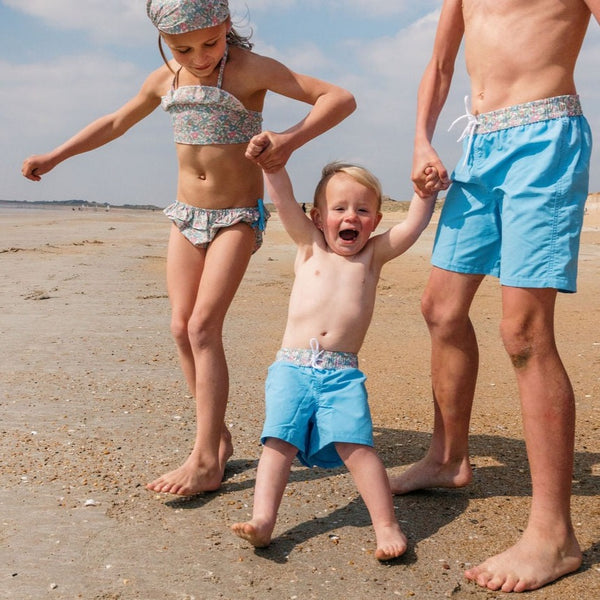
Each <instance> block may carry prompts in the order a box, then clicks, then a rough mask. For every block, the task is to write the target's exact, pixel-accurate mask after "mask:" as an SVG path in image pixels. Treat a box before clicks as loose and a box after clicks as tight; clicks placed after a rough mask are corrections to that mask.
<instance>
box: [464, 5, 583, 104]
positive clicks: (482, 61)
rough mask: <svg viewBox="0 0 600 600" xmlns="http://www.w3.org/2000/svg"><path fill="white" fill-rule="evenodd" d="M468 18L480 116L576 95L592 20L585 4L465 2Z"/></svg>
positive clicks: (467, 44) (470, 65)
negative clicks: (579, 57) (576, 70)
mask: <svg viewBox="0 0 600 600" xmlns="http://www.w3.org/2000/svg"><path fill="white" fill-rule="evenodd" d="M463 18H464V21H465V31H466V34H465V62H466V66H467V70H468V72H469V76H470V78H471V85H472V87H471V94H472V112H473V113H474V114H479V113H484V112H489V111H492V110H496V109H499V108H504V107H506V106H514V105H515V104H522V103H525V102H530V101H533V100H538V99H541V98H550V97H553V96H562V95H565V94H575V93H576V88H575V83H574V80H573V71H574V68H575V61H576V59H577V55H578V53H579V50H580V48H581V44H582V43H583V38H584V36H585V32H586V29H587V26H588V23H589V19H590V13H589V10H587V9H586V6H585V4H584V3H583V2H581V0H527V1H526V2H524V1H523V0H464V1H463ZM532 31H541V32H544V33H543V34H540V35H537V36H535V37H533V36H532V35H531V32H532Z"/></svg>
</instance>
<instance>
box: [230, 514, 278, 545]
mask: <svg viewBox="0 0 600 600" xmlns="http://www.w3.org/2000/svg"><path fill="white" fill-rule="evenodd" d="M231 530H232V531H233V533H235V535H237V536H238V537H241V538H242V539H243V540H247V541H248V542H250V543H251V544H252V545H253V546H254V547H255V548H266V547H267V546H268V545H269V544H270V543H271V534H272V533H273V527H272V526H271V525H269V524H267V523H259V522H258V521H254V520H252V521H247V522H246V523H234V524H233V525H232V526H231Z"/></svg>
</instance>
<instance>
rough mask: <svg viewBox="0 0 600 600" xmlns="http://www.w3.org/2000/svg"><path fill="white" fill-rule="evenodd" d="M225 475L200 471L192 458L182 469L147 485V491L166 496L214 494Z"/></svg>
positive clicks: (218, 471) (170, 472)
mask: <svg viewBox="0 0 600 600" xmlns="http://www.w3.org/2000/svg"><path fill="white" fill-rule="evenodd" d="M222 479H223V473H222V472H221V471H220V470H219V469H216V470H214V471H213V472H210V471H207V470H202V469H199V468H198V466H197V465H196V464H195V462H193V461H192V457H191V456H190V457H189V458H188V459H187V460H186V461H185V462H184V463H183V465H181V467H179V468H177V469H174V470H173V471H169V472H168V473H165V474H164V475H161V476H160V477H159V478H158V479H155V480H154V481H153V482H151V483H148V484H147V485H146V489H148V490H151V491H153V492H158V493H164V494H176V495H178V496H193V495H195V494H200V493H202V492H214V491H216V490H218V489H219V488H220V487H221V481H222Z"/></svg>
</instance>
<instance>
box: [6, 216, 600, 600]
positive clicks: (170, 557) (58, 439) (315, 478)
mask: <svg viewBox="0 0 600 600" xmlns="http://www.w3.org/2000/svg"><path fill="white" fill-rule="evenodd" d="M398 218H401V214H400V213H386V215H385V218H384V221H383V224H382V226H383V227H388V226H390V225H391V224H393V222H394V221H395V219H398ZM0 219H1V221H0V228H1V229H0V283H1V285H0V332H1V340H2V362H1V379H0V410H1V415H2V416H1V426H0V431H1V433H2V437H1V442H0V443H1V456H2V459H1V463H0V464H1V466H0V469H1V470H0V472H1V475H2V486H1V488H0V514H1V522H2V529H1V533H0V565H1V567H0V568H1V573H2V576H1V578H0V579H1V583H0V598H10V599H15V600H27V599H36V600H39V599H41V598H52V599H61V600H62V599H65V600H66V599H69V600H72V599H75V598H84V599H98V600H100V599H102V600H133V599H140V600H171V599H173V600H192V599H196V600H212V599H229V600H245V599H254V598H256V599H258V598H261V599H262V598H274V599H277V600H281V599H296V598H298V599H302V600H305V599H315V598H316V599H324V598H332V599H340V598H343V599H345V600H355V599H356V600H363V599H365V598H369V599H370V600H378V599H380V598H396V597H397V598H416V599H418V600H429V599H431V600H438V599H443V598H455V599H467V598H468V599H470V600H478V599H486V600H490V599H495V598H501V597H505V595H504V594H502V593H497V592H487V591H484V590H481V589H479V588H478V587H477V586H475V585H474V584H471V583H469V582H467V581H466V580H465V579H464V577H463V570H464V568H465V566H466V565H469V564H476V563H479V562H480V561H481V560H483V559H484V558H486V557H487V556H489V555H490V554H491V553H496V552H498V551H501V550H503V549H505V548H506V547H508V546H509V545H511V544H512V543H513V542H515V541H516V540H517V538H518V537H519V535H520V532H521V531H522V530H523V528H524V526H525V524H526V519H527V514H528V510H529V504H530V493H531V489H530V480H529V473H528V468H527V460H526V455H525V448H524V444H523V439H522V428H521V421H520V410H519V402H518V396H517V391H516V385H515V381H514V377H513V374H512V372H511V367H510V363H509V361H508V359H507V357H506V356H505V354H504V351H503V349H502V345H501V342H500V338H499V334H498V321H499V318H500V288H499V285H498V282H497V281H496V280H494V279H486V281H485V282H484V283H483V285H482V288H481V291H480V293H479V294H478V296H477V297H476V300H475V303H474V306H473V313H472V314H473V320H474V323H475V327H476V330H477V333H478V338H479V342H480V346H481V368H480V375H479V383H478V388H477V396H476V401H475V406H474V411H473V419H472V424H471V450H472V463H473V465H474V467H475V476H474V481H473V483H472V485H470V486H469V487H467V488H464V489H460V490H434V491H427V492H419V493H414V494H411V495H408V496H404V497H396V498H395V506H396V511H397V516H398V519H399V520H400V522H401V526H402V528H403V529H404V531H405V532H406V533H407V535H408V537H409V544H410V547H409V550H408V552H407V554H406V555H405V556H404V557H402V558H401V559H399V560H397V561H395V562H392V563H389V564H380V563H378V562H377V560H376V559H375V558H374V556H373V551H374V548H375V537H374V534H373V531H372V528H371V525H370V521H369V517H368V514H367V511H366V509H365V507H364V504H363V503H362V501H361V499H360V497H359V496H358V494H357V492H356V489H355V487H354V484H353V483H352V481H351V479H350V477H349V474H348V473H347V472H346V471H345V469H338V470H334V471H324V470H320V469H313V470H308V469H305V468H302V467H300V466H298V465H294V468H293V472H292V476H291V479H290V484H289V486H288V488H287V490H286V493H285V496H284V499H283V503H282V507H281V511H280V516H279V520H278V524H277V527H276V530H275V536H276V537H275V539H274V541H273V543H272V545H271V546H270V547H269V548H268V549H264V550H256V551H255V550H254V549H253V548H251V547H250V546H249V544H248V543H246V542H244V541H242V540H240V539H238V538H237V537H235V536H234V535H233V534H232V533H231V532H230V529H229V526H230V525H231V524H232V523H233V522H236V521H239V520H244V519H246V518H248V516H249V515H250V511H251V505H252V494H253V484H254V479H255V474H256V464H257V459H258V457H259V454H260V445H259V435H260V431H261V425H262V419H263V385H264V379H265V375H266V369H267V367H268V365H269V364H270V363H271V361H272V360H273V358H274V355H275V352H276V351H277V349H278V346H279V342H280V339H281V335H282V333H283V328H284V323H285V316H286V310H287V300H288V293H289V291H290V285H291V281H292V265H293V257H294V247H293V245H292V244H291V242H290V241H289V239H288V237H287V236H286V234H285V232H284V231H283V229H282V227H281V224H280V223H279V221H278V218H277V215H274V216H273V217H272V219H271V221H270V222H269V228H268V232H267V235H266V241H265V244H264V246H263V248H262V249H261V250H260V251H259V252H258V253H257V254H256V255H254V257H253V258H252V261H251V264H250V267H249V270H248V272H247V275H246V277H245V279H244V282H243V284H242V286H241V288H240V291H239V293H238V295H237V297H236V299H235V300H234V303H233V306H232V308H231V310H230V313H229V315H228V319H227V322H226V327H225V345H226V352H227V356H228V360H229V365H230V376H231V393H230V403H229V408H228V412H227V423H228V424H229V427H230V428H231V431H232V433H233V437H234V442H235V453H234V455H233V457H232V460H231V461H230V464H229V467H228V469H227V473H226V480H225V481H224V484H223V487H222V489H221V491H220V492H218V493H211V494H206V495H203V496H197V497H195V498H192V499H189V500H178V499H176V498H174V497H172V496H162V495H158V494H155V493H151V492H148V491H147V490H146V489H145V488H144V484H145V483H146V482H147V481H150V480H152V479H154V478H155V477H156V476H158V475H159V474H161V473H162V472H164V471H165V470H168V469H171V468H173V467H175V466H178V465H179V464H180V463H181V462H182V460H183V459H184V458H185V457H186V456H187V454H188V452H189V450H190V448H191V446H192V443H193V436H194V421H195V418H194V408H193V402H192V400H191V398H190V397H189V395H188V392H187V390H186V389H185V385H184V382H183V377H182V376H181V373H180V370H179V366H178V361H177V357H176V352H175V345H174V343H173V341H172V339H171V336H170V332H169V317H170V310H169V304H168V299H167V295H166V290H165V282H164V271H165V253H166V241H167V236H168V228H169V225H168V222H167V220H166V219H165V218H164V217H163V215H162V214H161V213H160V212H159V211H157V212H151V211H145V210H122V209H111V210H110V212H106V211H104V210H100V209H99V210H91V209H88V210H83V211H77V210H71V209H68V208H65V209H56V208H54V209H28V210H19V209H7V210H3V211H2V214H1V216H0ZM433 233H434V225H433V224H432V225H431V226H430V227H429V228H428V229H427V231H426V232H425V233H424V234H423V236H422V237H421V239H420V240H419V241H418V242H417V244H416V245H415V246H414V247H413V248H412V249H411V250H410V251H409V252H408V253H407V254H405V255H404V256H402V257H400V258H399V259H397V260H395V261H394V262H393V263H391V264H389V265H387V266H386V267H385V268H384V271H383V275H382V277H381V282H380V285H379V293H378V299H377V305H376V310H375V316H374V318H373V323H372V326H371V329H370V331H369V334H368V336H367V339H366V341H365V344H364V347H363V350H362V352H361V366H362V368H363V369H364V371H365V372H366V374H367V376H368V382H367V386H368V389H369V394H370V402H371V407H372V413H373V419H374V423H375V430H376V445H377V448H378V450H379V452H380V454H381V456H382V458H383V460H384V462H385V464H386V467H387V468H388V469H389V470H390V472H392V473H399V472H401V471H402V470H403V468H405V467H406V465H408V464H410V463H412V462H413V461H415V460H416V459H418V458H420V457H421V456H422V455H423V453H424V451H425V449H426V448H427V446H428V443H429V439H430V433H431V423H432V404H431V394H430V380H429V337H428V334H427V330H426V327H425V324H424V321H423V319H422V317H421V315H420V312H419V299H420V295H421V292H422V290H423V286H424V284H425V281H426V278H427V275H428V272H429V259H428V257H429V252H430V249H431V244H432V239H433ZM599 298H600V213H599V212H598V210H597V206H596V205H590V207H589V211H588V215H587V216H586V229H585V231H584V234H583V239H582V248H581V258H580V275H579V292H578V293H577V294H575V295H560V296H559V300H558V307H557V319H556V329H557V337H558V344H559V348H560V351H561V354H562V357H563V360H564V362H565V364H566V367H567V369H568V371H569V373H570V376H571V378H572V382H573V386H574V389H575V394H576V401H577V411H578V412H577V435H576V458H575V474H574V483H573V503H572V504H573V518H574V523H575V527H576V530H577V535H578V538H579V541H580V543H581V546H582V549H583V552H584V562H583V566H582V568H581V570H580V571H579V572H578V573H576V574H574V575H572V576H569V577H565V578H563V579H561V580H560V581H558V582H556V583H555V584H553V585H551V586H548V587H545V588H543V589H542V590H539V591H535V592H532V593H530V594H528V595H527V598H531V599H536V600H537V599H544V600H558V599H560V600H564V599H577V600H584V599H592V598H599V597H600V502H599V500H598V497H599V493H600V435H599V429H600V404H599V402H598V401H599V399H600V308H599V301H598V299H599Z"/></svg>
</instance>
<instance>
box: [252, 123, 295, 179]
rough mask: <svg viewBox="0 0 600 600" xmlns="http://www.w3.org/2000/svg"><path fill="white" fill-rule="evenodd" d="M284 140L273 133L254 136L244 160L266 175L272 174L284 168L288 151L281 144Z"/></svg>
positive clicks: (268, 132)
mask: <svg viewBox="0 0 600 600" xmlns="http://www.w3.org/2000/svg"><path fill="white" fill-rule="evenodd" d="M283 140H285V136H284V135H282V134H278V133H274V132H273V131H263V132H261V133H259V134H257V135H255V136H254V137H253V138H252V139H251V140H250V141H249V142H248V147H247V148H246V158H248V159H250V160H251V161H252V162H254V163H256V164H257V165H258V166H259V167H261V169H263V171H265V172H266V173H274V172H276V171H279V169H282V168H283V167H285V165H286V163H287V161H288V159H289V157H290V154H291V152H290V150H288V146H286V145H285V144H284V143H281V142H282V141H283Z"/></svg>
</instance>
